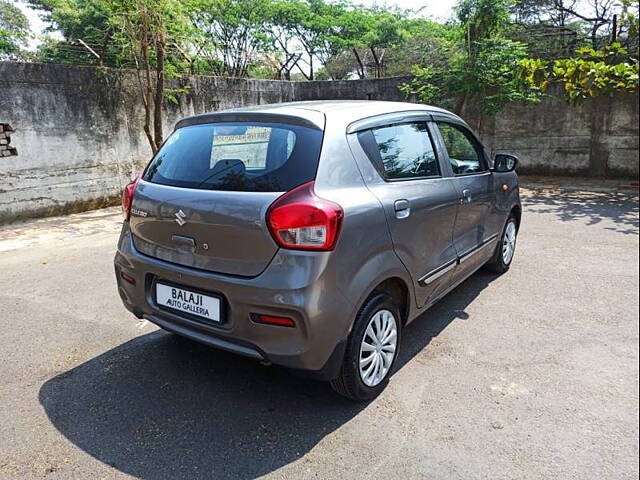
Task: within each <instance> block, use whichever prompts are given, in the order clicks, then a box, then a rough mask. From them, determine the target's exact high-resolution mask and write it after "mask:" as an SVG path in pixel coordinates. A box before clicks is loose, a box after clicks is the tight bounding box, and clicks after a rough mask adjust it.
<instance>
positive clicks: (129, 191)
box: [122, 172, 142, 220]
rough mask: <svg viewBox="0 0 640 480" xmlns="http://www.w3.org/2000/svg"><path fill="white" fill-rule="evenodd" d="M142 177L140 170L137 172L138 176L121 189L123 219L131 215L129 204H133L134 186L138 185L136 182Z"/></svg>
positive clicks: (127, 218)
mask: <svg viewBox="0 0 640 480" xmlns="http://www.w3.org/2000/svg"><path fill="white" fill-rule="evenodd" d="M141 178H142V172H140V173H139V174H138V176H137V177H136V178H135V180H133V181H132V182H131V183H129V184H128V185H127V186H126V187H124V190H123V191H122V213H123V214H124V219H125V220H129V217H130V216H131V205H132V204H133V195H134V194H135V193H136V187H137V186H138V182H139V181H140V179H141Z"/></svg>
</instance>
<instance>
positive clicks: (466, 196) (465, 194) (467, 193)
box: [460, 188, 471, 203]
mask: <svg viewBox="0 0 640 480" xmlns="http://www.w3.org/2000/svg"><path fill="white" fill-rule="evenodd" d="M465 202H466V203H471V190H470V189H468V188H465V189H464V190H462V198H461V199H460V203H465Z"/></svg>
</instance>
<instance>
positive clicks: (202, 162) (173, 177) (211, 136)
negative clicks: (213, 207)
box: [143, 122, 322, 192]
mask: <svg viewBox="0 0 640 480" xmlns="http://www.w3.org/2000/svg"><path fill="white" fill-rule="evenodd" d="M321 144H322V132H321V131H320V130H314V129H311V128H306V127H300V126H296V125H289V124H286V125H285V124H269V123H260V122H252V123H249V122H234V123H231V122H229V123H211V124H202V125H193V126H189V127H183V128H180V129H178V130H176V131H175V132H174V133H173V134H172V135H171V136H170V137H169V138H168V139H167V141H166V142H165V144H164V145H163V146H162V148H161V149H160V150H159V151H158V153H157V154H156V155H155V157H154V158H153V160H151V163H150V164H149V166H148V167H147V169H146V171H145V174H144V177H143V178H144V179H145V180H146V181H149V182H153V183H159V184H163V185H171V186H175V187H187V188H197V189H207V190H233V191H242V192H282V191H288V190H291V189H292V188H294V187H297V186H298V185H301V184H303V183H306V182H309V181H311V180H313V179H314V178H315V174H316V169H317V167H318V161H319V158H320V147H321Z"/></svg>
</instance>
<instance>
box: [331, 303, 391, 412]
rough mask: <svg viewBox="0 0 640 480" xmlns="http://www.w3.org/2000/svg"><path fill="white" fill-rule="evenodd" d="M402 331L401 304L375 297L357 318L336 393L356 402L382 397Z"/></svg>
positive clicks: (335, 381) (335, 383) (334, 382)
mask: <svg viewBox="0 0 640 480" xmlns="http://www.w3.org/2000/svg"><path fill="white" fill-rule="evenodd" d="M401 327H402V317H401V316H400V309H399V308H398V302H397V301H396V300H395V299H394V298H393V297H392V296H391V295H389V294H387V293H381V292H380V293H374V294H373V295H371V296H370V297H369V298H368V299H367V300H366V301H365V303H364V305H362V307H361V308H360V311H359V312H358V314H357V315H356V319H355V322H354V325H353V330H352V331H351V335H350V336H349V340H348V341H347V348H346V351H345V355H344V360H343V362H342V367H341V369H340V374H339V375H338V377H337V378H336V379H334V380H332V381H331V386H332V387H333V389H334V390H335V391H336V392H337V393H339V394H340V395H344V396H345V397H347V398H350V399H352V400H356V401H367V400H372V399H373V398H375V397H376V396H378V395H379V394H380V392H382V391H383V390H384V389H385V387H386V386H387V384H388V383H389V376H390V375H391V372H392V371H393V368H394V366H395V363H396V358H397V356H398V351H399V346H400V331H401Z"/></svg>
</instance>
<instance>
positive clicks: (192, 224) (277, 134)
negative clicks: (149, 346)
mask: <svg viewBox="0 0 640 480" xmlns="http://www.w3.org/2000/svg"><path fill="white" fill-rule="evenodd" d="M321 143H322V130H320V129H319V128H312V127H309V126H302V125H296V124H290V123H274V122H270V121H265V122H260V121H247V122H243V121H242V118H239V119H238V121H233V122H217V123H204V124H196V125H188V126H185V127H183V128H179V129H177V130H176V131H175V132H174V133H173V134H172V135H171V137H169V139H168V140H167V141H166V143H165V144H164V145H163V147H162V148H161V149H160V150H159V151H158V153H157V154H156V155H155V157H154V158H153V160H152V161H151V163H150V164H149V166H148V167H147V169H146V170H145V172H144V174H143V177H142V180H141V181H140V183H139V184H138V188H137V189H136V194H135V197H134V200H133V205H132V210H131V219H130V224H131V231H132V234H133V241H134V244H135V246H136V248H137V249H138V250H140V251H141V252H142V253H144V254H146V255H149V256H152V257H156V258H160V259H162V260H166V261H169V262H173V263H176V264H179V265H185V266H189V267H195V268H199V269H203V270H207V271H211V272H219V273H226V274H231V275H239V276H249V277H250V276H256V275H258V274H260V273H261V272H262V271H263V270H264V269H265V268H266V267H267V265H268V264H269V262H270V261H271V259H272V258H273V256H274V255H275V253H276V251H277V249H278V247H277V245H276V243H275V242H274V240H273V239H272V237H271V234H270V233H269V230H268V228H267V225H266V220H265V214H266V210H267V208H268V207H269V205H271V203H272V202H273V201H274V200H275V199H276V198H277V197H279V196H280V195H281V194H282V193H283V192H286V191H288V190H291V189H292V188H294V187H296V186H298V185H301V184H303V183H306V182H309V181H311V180H313V179H314V178H315V174H316V169H317V166H318V159H319V156H320V147H321Z"/></svg>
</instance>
